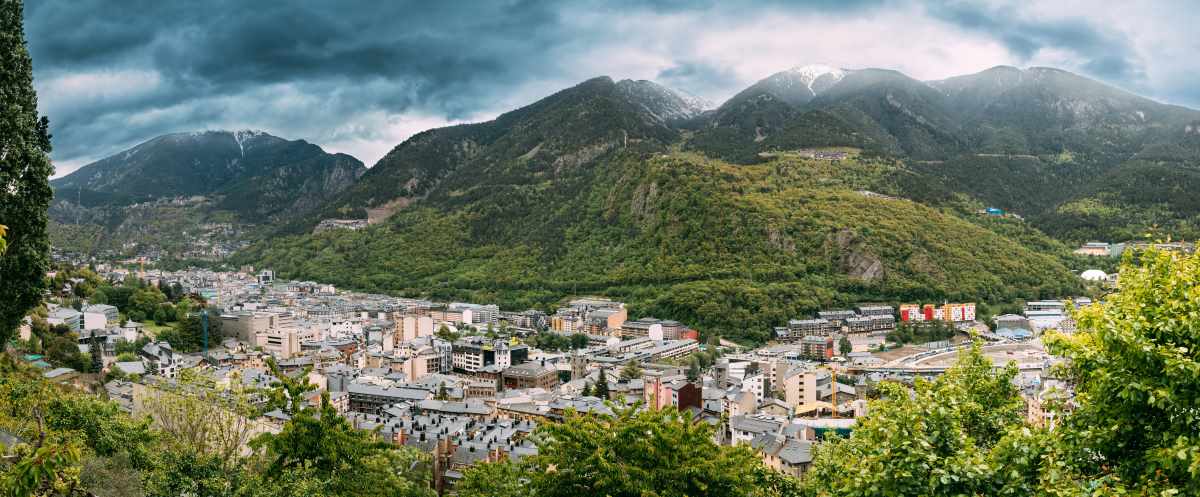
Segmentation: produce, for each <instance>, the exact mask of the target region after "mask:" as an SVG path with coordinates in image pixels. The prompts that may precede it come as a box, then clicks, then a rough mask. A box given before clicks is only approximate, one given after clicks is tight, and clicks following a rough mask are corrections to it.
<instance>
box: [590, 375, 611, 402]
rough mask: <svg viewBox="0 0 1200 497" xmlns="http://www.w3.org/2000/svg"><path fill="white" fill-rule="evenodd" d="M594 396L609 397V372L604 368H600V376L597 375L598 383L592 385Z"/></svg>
mask: <svg viewBox="0 0 1200 497" xmlns="http://www.w3.org/2000/svg"><path fill="white" fill-rule="evenodd" d="M592 396H594V397H599V398H601V399H608V373H606V372H605V370H604V368H600V376H599V377H597V379H596V384H594V385H592Z"/></svg>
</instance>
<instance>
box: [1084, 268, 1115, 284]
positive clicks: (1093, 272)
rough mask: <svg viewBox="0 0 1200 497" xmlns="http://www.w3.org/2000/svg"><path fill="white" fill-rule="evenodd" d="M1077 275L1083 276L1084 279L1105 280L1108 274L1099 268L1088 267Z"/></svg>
mask: <svg viewBox="0 0 1200 497" xmlns="http://www.w3.org/2000/svg"><path fill="white" fill-rule="evenodd" d="M1079 277H1080V278H1083V279H1084V281H1105V280H1107V279H1108V275H1107V274H1105V273H1104V271H1101V270H1099V269H1089V270H1087V271H1084V272H1083V274H1080V275H1079Z"/></svg>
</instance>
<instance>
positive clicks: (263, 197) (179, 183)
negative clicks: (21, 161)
mask: <svg viewBox="0 0 1200 497" xmlns="http://www.w3.org/2000/svg"><path fill="white" fill-rule="evenodd" d="M366 170H367V169H366V167H365V166H364V165H363V163H362V162H360V161H359V160H358V159H355V158H354V157H351V156H349V155H346V154H329V153H326V152H325V151H324V150H322V149H321V147H318V146H316V145H313V144H311V143H308V142H305V141H303V140H286V139H283V138H279V137H276V136H272V135H270V134H267V133H264V132H262V131H202V132H194V133H174V134H169V135H163V136H159V137H157V138H154V139H151V140H149V141H146V142H144V143H142V144H139V145H137V146H135V147H133V148H131V149H129V150H126V151H124V152H120V153H118V154H116V155H113V156H110V157H107V158H104V159H102V160H99V161H96V162H93V163H91V164H88V165H85V166H83V167H81V168H79V169H78V170H76V171H74V172H72V173H71V174H68V175H66V176H64V177H62V178H58V179H56V180H53V181H52V182H51V186H52V187H53V188H54V190H55V200H54V202H53V203H52V205H51V207H50V214H51V219H52V220H53V221H54V222H56V223H59V224H60V225H65V226H60V227H58V228H57V229H56V230H54V233H52V234H55V235H59V236H58V237H57V238H58V239H57V240H56V242H59V243H58V244H57V245H59V246H64V245H65V246H69V247H73V248H79V247H81V246H82V247H86V248H87V251H89V252H92V251H96V250H104V249H109V250H111V249H115V248H117V247H123V246H126V244H130V243H137V244H139V245H140V246H139V247H131V248H132V249H134V250H137V249H139V248H141V249H144V248H146V247H154V248H169V249H173V250H172V251H174V252H181V251H182V250H183V247H186V246H189V245H191V243H190V240H189V239H187V237H181V236H180V234H181V233H185V232H186V233H188V234H189V236H196V234H197V231H196V227H197V226H201V225H213V224H216V225H221V227H222V228H223V229H222V230H220V231H222V232H228V231H230V230H234V231H236V228H233V226H240V225H247V226H249V225H269V224H271V223H275V222H279V221H282V220H283V219H285V218H290V216H294V215H296V214H297V213H304V212H308V211H311V210H313V209H315V208H317V207H319V206H320V205H322V204H323V203H324V202H325V201H327V200H328V199H330V198H332V197H333V196H334V195H335V194H337V193H340V192H341V191H342V190H344V189H346V188H347V187H349V186H350V185H351V184H353V183H354V182H355V180H357V179H358V178H359V177H360V176H362V174H363V173H365V172H366ZM227 225H228V226H227ZM224 228H227V229H224ZM72 237H74V238H76V239H74V240H72V239H71V238H72ZM228 238H230V239H229V240H225V241H230V242H232V241H236V239H237V238H239V237H236V236H234V237H228Z"/></svg>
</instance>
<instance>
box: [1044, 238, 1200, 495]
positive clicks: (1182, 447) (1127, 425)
mask: <svg viewBox="0 0 1200 497" xmlns="http://www.w3.org/2000/svg"><path fill="white" fill-rule="evenodd" d="M1125 262H1126V263H1125V264H1123V266H1122V269H1121V271H1120V278H1119V280H1120V282H1121V287H1120V291H1118V292H1116V293H1113V294H1110V295H1108V296H1106V297H1105V298H1104V300H1103V301H1102V302H1101V303H1099V304H1096V305H1092V306H1089V307H1086V308H1084V309H1082V310H1080V311H1079V312H1077V313H1076V316H1075V318H1076V319H1077V321H1078V329H1079V332H1078V333H1077V334H1075V335H1074V336H1068V335H1057V336H1054V337H1052V338H1051V339H1049V341H1048V342H1049V345H1050V348H1051V350H1052V351H1053V352H1054V353H1056V354H1059V355H1061V356H1063V357H1065V358H1066V359H1067V364H1068V366H1067V367H1066V373H1067V375H1068V377H1069V378H1070V379H1071V380H1073V381H1074V383H1075V392H1076V402H1077V404H1078V406H1077V407H1076V408H1075V409H1074V411H1073V412H1071V413H1070V415H1069V416H1066V417H1065V419H1064V426H1063V428H1064V429H1063V430H1062V431H1063V432H1064V436H1065V438H1066V439H1067V442H1068V443H1069V447H1070V448H1071V449H1072V451H1073V454H1075V455H1076V456H1077V458H1078V459H1079V460H1080V465H1079V466H1080V467H1081V468H1083V470H1084V472H1085V474H1087V475H1090V476H1092V477H1097V478H1098V477H1103V476H1105V475H1106V473H1105V472H1103V471H1102V469H1103V468H1107V469H1109V470H1110V471H1111V473H1110V474H1111V476H1114V477H1116V478H1119V479H1120V480H1122V481H1124V482H1127V483H1135V482H1136V483H1138V484H1139V486H1144V487H1145V488H1144V490H1146V491H1150V490H1152V489H1160V488H1174V489H1178V490H1180V491H1182V492H1183V495H1200V255H1190V256H1184V255H1180V254H1176V253H1170V252H1161V251H1148V252H1145V253H1141V254H1138V256H1137V258H1136V259H1134V258H1132V257H1130V258H1127V259H1126V260H1125ZM1135 262H1136V264H1135Z"/></svg>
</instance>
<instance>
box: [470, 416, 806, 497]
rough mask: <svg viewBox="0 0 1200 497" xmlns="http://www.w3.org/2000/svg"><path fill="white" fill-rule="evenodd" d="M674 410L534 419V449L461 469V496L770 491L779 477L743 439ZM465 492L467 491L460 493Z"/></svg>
mask: <svg viewBox="0 0 1200 497" xmlns="http://www.w3.org/2000/svg"><path fill="white" fill-rule="evenodd" d="M694 421H695V420H693V419H692V418H691V414H690V413H687V412H685V413H679V412H678V411H675V410H674V409H664V410H661V411H660V410H644V411H638V410H637V409H635V408H625V409H618V410H617V411H616V412H615V414H614V415H613V416H596V415H587V414H570V415H568V416H567V418H566V419H565V420H564V421H563V422H561V423H551V424H545V425H542V426H539V427H538V429H537V431H536V433H535V435H534V438H535V439H536V440H537V441H538V442H537V443H538V454H537V455H536V456H532V457H530V458H527V459H526V460H523V461H522V462H521V463H520V464H514V463H508V462H502V463H496V464H483V465H480V466H478V467H476V468H473V469H471V470H468V471H467V472H466V475H465V476H464V479H463V481H462V482H461V484H460V485H459V489H460V495H465V496H471V497H476V496H484V495H499V496H515V495H525V496H534V497H560V496H561V497H567V496H570V497H577V496H580V495H607V496H612V497H684V496H689V497H705V496H768V495H770V496H776V495H784V494H783V493H782V492H780V487H781V486H787V485H786V483H787V482H785V483H784V485H780V483H779V482H778V481H774V480H780V479H783V480H786V479H785V478H783V477H780V476H778V475H771V474H770V473H769V472H767V471H765V470H764V468H763V466H762V462H761V460H760V459H759V457H758V456H757V455H756V454H755V453H754V452H753V450H751V449H750V448H749V447H746V446H737V447H729V446H719V445H717V444H716V443H715V442H714V440H713V432H714V429H715V428H714V427H713V426H712V425H709V424H708V423H697V422H694ZM461 492H466V493H461Z"/></svg>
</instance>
